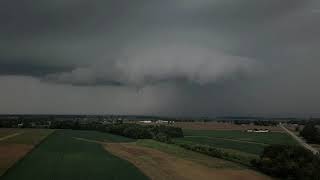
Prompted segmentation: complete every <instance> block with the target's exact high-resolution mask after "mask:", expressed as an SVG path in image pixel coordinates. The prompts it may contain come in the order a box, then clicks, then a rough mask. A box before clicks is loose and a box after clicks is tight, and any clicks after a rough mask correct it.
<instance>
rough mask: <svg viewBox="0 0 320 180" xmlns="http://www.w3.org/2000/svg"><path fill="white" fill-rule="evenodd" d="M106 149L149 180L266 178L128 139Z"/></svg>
mask: <svg viewBox="0 0 320 180" xmlns="http://www.w3.org/2000/svg"><path fill="white" fill-rule="evenodd" d="M104 147H105V148H106V150H108V151H109V152H111V153H113V154H114V155H116V156H118V157H120V158H123V159H125V160H127V161H129V162H131V163H133V164H134V165H135V166H136V167H138V168H139V169H140V170H141V171H142V172H143V173H144V174H146V175H147V176H148V177H150V178H151V179H152V180H195V179H201V180H213V179H219V180H229V179H230V180H234V179H237V180H250V179H254V180H265V179H270V178H268V177H266V176H264V175H261V174H259V173H257V172H255V171H252V170H247V169H245V170H234V169H214V168H209V167H207V166H203V165H201V164H198V163H196V162H192V161H188V160H184V159H180V158H177V157H175V156H172V155H169V154H167V153H164V152H161V151H158V150H155V149H151V148H146V147H141V146H137V145H135V144H130V143H106V144H105V145H104Z"/></svg>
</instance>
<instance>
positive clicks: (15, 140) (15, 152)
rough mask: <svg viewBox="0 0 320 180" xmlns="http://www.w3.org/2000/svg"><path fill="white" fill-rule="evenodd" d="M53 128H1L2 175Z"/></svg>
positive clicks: (0, 173) (0, 154) (0, 158)
mask: <svg viewBox="0 0 320 180" xmlns="http://www.w3.org/2000/svg"><path fill="white" fill-rule="evenodd" d="M52 132H53V130H42V129H0V134H1V135H2V136H1V138H0V176H1V175H2V174H4V173H5V172H6V171H7V170H8V169H9V168H10V167H11V166H12V165H14V164H15V163H16V162H17V161H19V160H20V159H21V158H23V157H24V156H25V155H26V154H27V153H28V152H30V151H31V150H32V149H33V147H34V146H35V145H37V144H38V143H39V142H41V141H42V140H43V139H44V138H45V137H47V136H48V135H49V134H50V133H52Z"/></svg>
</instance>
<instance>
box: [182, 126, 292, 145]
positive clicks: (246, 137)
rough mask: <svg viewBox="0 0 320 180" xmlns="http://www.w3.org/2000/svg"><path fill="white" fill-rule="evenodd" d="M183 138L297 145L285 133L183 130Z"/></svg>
mask: <svg viewBox="0 0 320 180" xmlns="http://www.w3.org/2000/svg"><path fill="white" fill-rule="evenodd" d="M183 132H184V135H185V136H202V137H204V136H206V137H212V138H224V139H236V140H242V141H248V142H256V143H262V144H283V143H284V144H297V142H296V141H295V140H294V139H293V138H292V137H291V136H289V135H288V134H286V133H277V132H270V133H247V132H244V131H215V130H186V129H185V130H183Z"/></svg>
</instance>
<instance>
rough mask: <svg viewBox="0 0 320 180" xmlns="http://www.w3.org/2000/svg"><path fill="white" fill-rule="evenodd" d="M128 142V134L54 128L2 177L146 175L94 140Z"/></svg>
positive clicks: (56, 179) (54, 179) (82, 179)
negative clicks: (87, 140)
mask: <svg viewBox="0 0 320 180" xmlns="http://www.w3.org/2000/svg"><path fill="white" fill-rule="evenodd" d="M75 138H86V139H90V140H99V141H109V142H129V141H131V140H130V139H128V138H124V137H119V136H114V135H110V134H107V133H99V132H93V131H72V130H58V131H55V132H54V133H53V134H51V135H50V136H49V137H48V138H47V139H46V140H45V141H44V142H43V143H42V144H40V145H39V146H38V147H37V148H36V149H34V150H33V151H32V152H31V153H30V154H28V155H27V156H26V157H25V158H24V159H23V160H22V161H20V162H19V163H17V164H16V165H15V166H14V167H13V168H11V169H10V170H9V171H8V172H7V173H6V174H5V175H4V176H3V177H2V178H1V179H2V180H20V179H21V180H22V179H23V180H25V179H32V180H73V179H74V180H91V179H95V180H100V179H101V180H102V179H104V180H105V179H117V180H118V179H119V180H121V179H123V180H127V179H139V180H140V179H141V180H143V179H148V178H147V177H146V176H144V175H143V174H142V173H141V172H140V171H139V170H138V169H137V168H136V167H134V166H133V165H132V164H130V163H129V162H127V161H124V160H122V159H120V158H118V157H115V156H113V155H111V154H110V153H108V152H107V151H105V150H104V148H103V147H102V146H101V145H100V144H98V143H92V142H86V141H81V140H77V139H75Z"/></svg>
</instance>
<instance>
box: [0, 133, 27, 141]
mask: <svg viewBox="0 0 320 180" xmlns="http://www.w3.org/2000/svg"><path fill="white" fill-rule="evenodd" d="M20 134H22V133H14V134H10V135H8V136H5V137H2V138H0V141H4V140H6V139H9V138H13V137H15V136H19V135H20Z"/></svg>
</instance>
